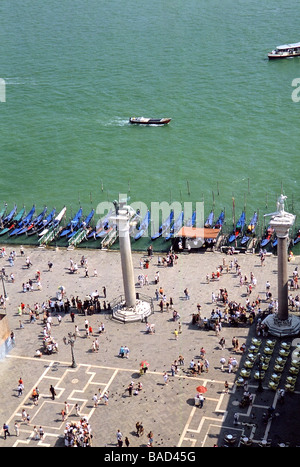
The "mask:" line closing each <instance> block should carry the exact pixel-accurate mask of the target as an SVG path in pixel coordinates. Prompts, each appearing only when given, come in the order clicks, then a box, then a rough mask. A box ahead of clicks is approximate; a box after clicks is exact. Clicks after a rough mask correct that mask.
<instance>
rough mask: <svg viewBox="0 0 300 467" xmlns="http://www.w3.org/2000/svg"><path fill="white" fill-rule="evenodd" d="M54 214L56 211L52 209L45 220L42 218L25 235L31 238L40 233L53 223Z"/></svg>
mask: <svg viewBox="0 0 300 467" xmlns="http://www.w3.org/2000/svg"><path fill="white" fill-rule="evenodd" d="M55 213H56V209H52V211H51V212H50V214H48V216H47V217H46V218H45V219H44V218H43V219H42V220H41V221H40V222H38V223H36V224H35V225H34V226H33V227H32V228H31V229H29V230H27V232H26V235H28V236H32V235H35V234H38V233H40V232H42V230H45V229H46V228H47V227H48V226H49V225H50V224H51V223H52V222H53V219H54V216H55Z"/></svg>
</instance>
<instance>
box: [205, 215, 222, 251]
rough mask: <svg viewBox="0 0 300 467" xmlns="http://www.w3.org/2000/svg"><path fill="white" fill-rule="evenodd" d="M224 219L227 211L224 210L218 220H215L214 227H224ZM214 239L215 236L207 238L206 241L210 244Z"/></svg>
mask: <svg viewBox="0 0 300 467" xmlns="http://www.w3.org/2000/svg"><path fill="white" fill-rule="evenodd" d="M224 221H225V213H224V211H221V213H220V215H219V217H218V219H217V220H216V222H215V224H214V226H213V229H222V227H223V224H224ZM214 241H215V240H214V239H213V238H207V239H206V243H207V244H209V245H210V244H211V243H212V242H214Z"/></svg>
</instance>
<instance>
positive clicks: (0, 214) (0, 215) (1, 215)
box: [0, 203, 7, 222]
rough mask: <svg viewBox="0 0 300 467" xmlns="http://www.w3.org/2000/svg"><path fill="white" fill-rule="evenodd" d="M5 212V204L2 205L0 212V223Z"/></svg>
mask: <svg viewBox="0 0 300 467" xmlns="http://www.w3.org/2000/svg"><path fill="white" fill-rule="evenodd" d="M6 211H7V203H5V204H4V207H3V209H2V210H1V211H0V222H1V219H2V218H3V217H4V216H5V213H6Z"/></svg>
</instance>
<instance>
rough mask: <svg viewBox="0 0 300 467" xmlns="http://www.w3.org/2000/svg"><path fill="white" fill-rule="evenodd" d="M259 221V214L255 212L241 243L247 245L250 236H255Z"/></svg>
mask: <svg viewBox="0 0 300 467" xmlns="http://www.w3.org/2000/svg"><path fill="white" fill-rule="evenodd" d="M257 222H258V215H257V212H255V213H254V214H253V217H252V219H251V221H250V223H249V225H248V227H247V230H246V232H245V235H244V236H243V238H242V240H241V245H246V244H247V243H248V242H249V240H250V238H251V237H253V235H254V233H255V229H256V226H257Z"/></svg>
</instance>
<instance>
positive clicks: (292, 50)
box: [268, 42, 300, 60]
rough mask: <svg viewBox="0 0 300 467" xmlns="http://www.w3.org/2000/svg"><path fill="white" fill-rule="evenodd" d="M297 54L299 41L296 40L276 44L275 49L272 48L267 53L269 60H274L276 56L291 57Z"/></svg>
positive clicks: (297, 55) (299, 46)
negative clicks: (291, 42)
mask: <svg viewBox="0 0 300 467" xmlns="http://www.w3.org/2000/svg"><path fill="white" fill-rule="evenodd" d="M299 56H300V42H296V43H295V44H285V45H278V47H276V49H274V50H272V52H271V53H269V54H268V57H269V59H270V60H274V59H276V58H292V57H299Z"/></svg>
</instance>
